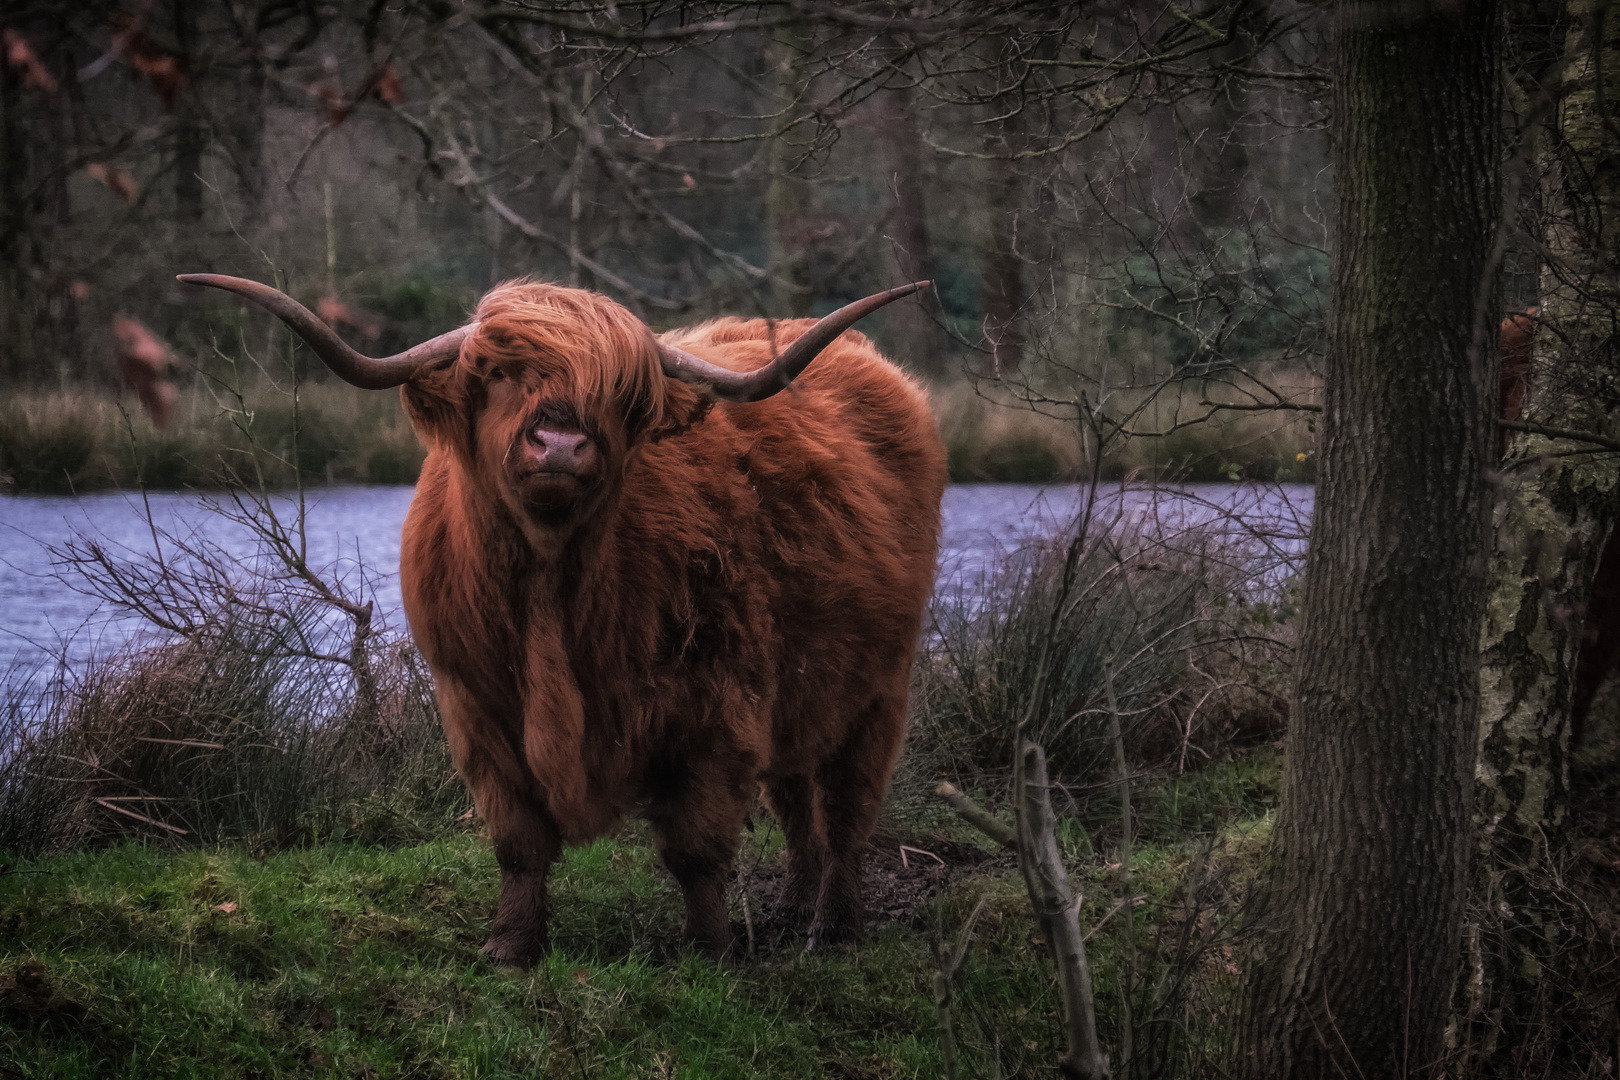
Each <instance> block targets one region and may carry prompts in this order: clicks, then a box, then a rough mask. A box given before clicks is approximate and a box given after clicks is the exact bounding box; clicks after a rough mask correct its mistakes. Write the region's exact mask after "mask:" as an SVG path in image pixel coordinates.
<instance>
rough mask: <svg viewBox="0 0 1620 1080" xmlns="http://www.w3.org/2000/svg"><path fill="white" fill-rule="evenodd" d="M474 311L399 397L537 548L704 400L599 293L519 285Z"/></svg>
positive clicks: (577, 518) (604, 496) (583, 512)
mask: <svg viewBox="0 0 1620 1080" xmlns="http://www.w3.org/2000/svg"><path fill="white" fill-rule="evenodd" d="M477 317H478V327H477V330H476V332H475V333H473V334H472V335H471V336H470V337H469V338H468V340H467V341H466V343H465V344H464V345H463V346H462V349H461V354H460V357H459V358H458V360H457V361H456V362H455V363H454V364H453V365H448V366H446V367H445V368H443V369H442V370H440V371H438V372H434V373H431V374H429V375H427V376H425V377H423V378H419V379H417V380H413V385H412V386H411V387H409V388H408V389H407V391H406V403H407V406H408V407H409V408H410V410H411V414H412V417H413V419H415V420H416V421H417V426H418V428H419V429H420V430H423V432H424V434H426V435H427V436H428V438H429V440H430V441H431V442H433V443H434V444H435V445H440V446H442V447H443V448H444V449H446V450H448V451H450V452H451V453H453V454H454V455H455V456H456V458H457V459H458V460H459V461H460V462H461V464H462V466H463V467H464V468H465V469H467V470H468V471H469V472H470V473H471V474H473V475H474V476H475V477H476V478H477V479H478V480H479V481H480V484H481V486H484V487H486V488H492V489H493V491H494V493H495V494H497V495H498V496H499V498H500V499H501V501H502V502H503V503H504V504H505V505H506V506H507V507H508V508H509V509H510V510H511V512H512V513H513V515H514V516H515V517H516V518H517V519H518V521H519V523H520V524H521V525H522V526H523V529H524V532H525V533H526V534H527V535H528V536H529V537H530V539H531V540H532V541H533V542H535V543H536V544H537V545H539V546H542V547H551V546H553V544H554V542H555V541H557V540H558V539H562V538H565V537H566V536H567V535H570V534H572V532H573V531H574V530H575V529H576V528H577V527H578V526H579V525H580V523H581V522H583V521H585V520H586V519H588V518H589V517H590V516H591V515H592V514H593V513H595V512H597V511H598V510H599V509H600V507H601V506H602V504H603V503H604V502H605V501H606V500H609V499H611V498H612V497H613V496H614V495H615V494H616V493H617V491H618V487H619V484H620V481H621V479H622V477H623V475H624V469H625V465H626V461H627V458H628V456H629V454H630V452H631V451H632V450H633V449H634V447H635V446H637V445H638V444H639V443H641V442H643V441H645V440H647V439H649V438H655V437H658V436H659V435H660V434H663V433H667V432H668V431H669V430H670V429H671V428H672V427H674V426H677V425H680V424H683V423H687V422H690V421H691V420H692V419H694V418H695V417H696V416H697V415H698V414H699V413H700V412H701V409H702V407H703V406H704V399H702V398H701V397H700V396H699V395H698V394H696V393H694V392H693V391H691V390H690V389H689V388H687V387H685V386H683V385H681V384H680V383H677V382H675V381H673V380H671V379H669V378H668V377H666V376H665V375H664V373H663V371H662V369H661V367H660V364H659V357H658V350H657V345H656V343H655V342H654V340H653V338H652V334H651V333H650V332H649V331H648V329H647V327H646V325H645V324H643V323H642V322H641V321H640V320H639V319H637V318H636V317H635V316H633V315H631V314H630V313H629V312H628V311H626V310H625V309H624V308H622V307H620V306H619V305H618V304H615V303H614V302H613V301H611V300H608V299H607V298H605V297H603V296H600V295H597V294H595V293H589V292H585V291H583V290H579V289H566V288H559V287H556V286H549V285H534V284H527V283H520V284H514V285H508V286H503V287H501V288H499V289H496V290H495V291H493V292H491V293H490V294H489V295H488V296H486V297H485V298H484V300H483V302H482V303H480V304H479V307H478V316H477Z"/></svg>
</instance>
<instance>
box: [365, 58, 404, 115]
mask: <svg viewBox="0 0 1620 1080" xmlns="http://www.w3.org/2000/svg"><path fill="white" fill-rule="evenodd" d="M371 92H372V93H374V94H376V95H377V99H378V100H379V101H381V102H382V103H383V104H385V105H402V104H404V103H405V84H404V83H402V82H400V81H399V72H397V71H395V70H394V65H393V64H384V65H383V69H382V71H380V72H378V74H377V85H376V86H375V87H373V88H372V91H371Z"/></svg>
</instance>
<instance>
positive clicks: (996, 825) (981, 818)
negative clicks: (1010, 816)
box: [934, 780, 1018, 858]
mask: <svg viewBox="0 0 1620 1080" xmlns="http://www.w3.org/2000/svg"><path fill="white" fill-rule="evenodd" d="M934 794H935V795H938V796H939V797H940V798H941V799H944V800H945V801H946V802H947V803H949V804H950V807H951V809H952V810H955V811H956V812H957V813H958V814H960V815H961V817H962V820H963V821H966V822H967V823H968V824H969V825H972V826H973V827H974V828H975V829H978V830H979V831H980V832H982V833H984V835H986V836H988V837H989V838H990V839H992V840H994V841H995V842H996V843H997V844H1000V845H1001V846H1002V847H1004V848H1006V849H1007V850H1008V851H1017V850H1018V834H1017V833H1016V832H1014V831H1013V829H1012V827H1011V826H1009V825H1005V824H1003V823H1002V822H1001V821H1000V820H999V819H997V818H996V817H994V816H992V815H991V813H990V811H988V810H986V809H985V808H984V807H982V806H980V805H979V804H978V803H976V802H974V801H973V800H972V799H970V798H968V797H967V796H966V795H964V794H962V792H961V791H960V790H958V789H957V787H956V785H955V784H953V783H951V782H950V781H949V780H941V781H940V782H939V786H938V787H936V788H935V789H934ZM935 857H936V858H937V857H938V856H935Z"/></svg>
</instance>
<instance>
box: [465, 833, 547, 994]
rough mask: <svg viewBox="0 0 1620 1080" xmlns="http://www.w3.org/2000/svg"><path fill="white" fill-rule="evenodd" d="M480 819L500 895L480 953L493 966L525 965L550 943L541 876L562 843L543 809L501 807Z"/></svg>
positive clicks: (523, 966)
mask: <svg viewBox="0 0 1620 1080" xmlns="http://www.w3.org/2000/svg"><path fill="white" fill-rule="evenodd" d="M484 820H485V821H486V822H487V823H488V824H489V831H490V836H491V838H492V839H493V840H494V846H495V862H496V864H497V865H498V866H500V868H501V898H500V901H499V903H498V904H497V905H496V908H495V922H494V924H493V925H492V926H491V927H490V929H489V940H488V941H486V942H484V947H483V949H482V952H483V954H484V955H485V956H487V957H489V958H490V960H492V961H494V962H495V963H497V964H515V965H517V966H518V967H522V968H530V967H533V966H534V963H535V961H536V960H538V959H540V957H541V955H542V954H544V953H545V951H546V948H547V946H548V945H549V944H550V937H549V935H548V932H547V927H546V922H547V918H548V916H549V909H548V907H547V903H546V876H547V874H548V873H549V872H550V870H551V864H552V862H554V861H555V860H556V858H557V855H558V853H559V851H560V850H561V847H562V844H561V842H560V840H559V838H558V835H557V828H556V826H555V825H554V824H552V822H551V819H550V816H549V815H548V814H545V813H544V812H535V811H534V810H532V809H530V808H523V807H520V808H517V809H510V808H502V809H501V810H498V811H496V814H495V817H493V818H492V817H491V815H490V813H489V812H488V811H485V813H484ZM497 821H498V822H499V825H498V826H497Z"/></svg>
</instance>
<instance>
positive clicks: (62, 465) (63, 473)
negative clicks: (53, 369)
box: [0, 393, 116, 493]
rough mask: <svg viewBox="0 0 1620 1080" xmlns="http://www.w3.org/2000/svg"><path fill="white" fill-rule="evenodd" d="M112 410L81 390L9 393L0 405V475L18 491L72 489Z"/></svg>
mask: <svg viewBox="0 0 1620 1080" xmlns="http://www.w3.org/2000/svg"><path fill="white" fill-rule="evenodd" d="M109 412H112V413H114V415H116V411H115V410H112V409H111V408H110V407H109V405H108V403H107V402H105V401H104V400H99V399H97V398H95V397H93V396H91V395H88V394H83V393H52V394H15V395H12V396H10V397H9V398H7V400H6V402H5V404H4V405H0V477H4V478H5V483H6V484H8V485H9V486H12V487H15V488H17V489H20V490H23V491H39V492H51V493H56V492H66V491H72V490H74V488H75V484H76V481H78V480H79V478H80V477H81V474H82V473H83V472H84V471H85V466H86V465H88V464H89V462H90V460H91V458H92V457H93V456H94V455H95V453H96V451H97V449H98V447H99V446H100V444H101V441H102V438H103V437H104V436H105V435H106V434H107V428H108V427H109V426H110V425H109V420H110V418H109V417H108V415H107V414H108V413H109Z"/></svg>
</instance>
